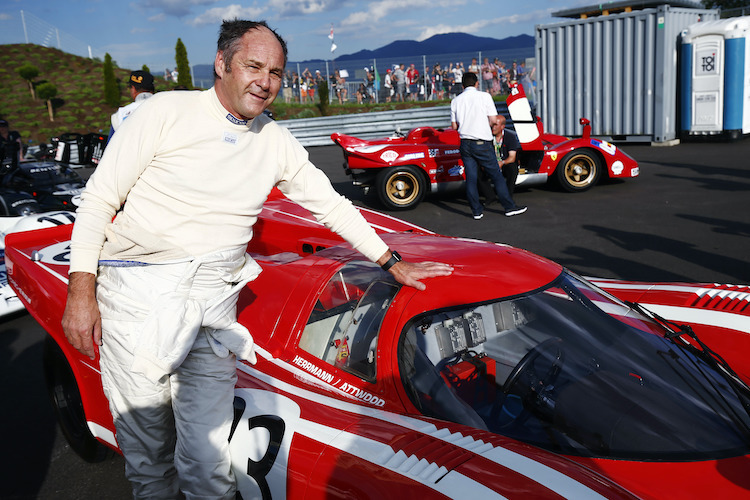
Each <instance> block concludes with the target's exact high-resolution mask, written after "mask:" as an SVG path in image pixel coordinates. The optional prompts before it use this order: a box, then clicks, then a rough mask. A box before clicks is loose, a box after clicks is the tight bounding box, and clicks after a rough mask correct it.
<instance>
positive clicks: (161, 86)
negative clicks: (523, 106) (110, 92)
mask: <svg viewBox="0 0 750 500" xmlns="http://www.w3.org/2000/svg"><path fill="white" fill-rule="evenodd" d="M0 47H1V48H2V50H0V54H2V55H0V94H1V95H2V99H0V118H3V119H5V120H8V122H9V123H10V129H11V130H17V131H18V132H19V133H20V134H21V139H22V140H23V141H24V143H26V144H27V145H35V144H40V143H49V142H50V138H52V137H59V136H60V135H61V134H64V133H71V132H76V133H79V134H87V133H90V132H94V133H103V134H107V133H109V128H110V121H109V120H110V115H111V114H112V113H114V111H115V110H116V108H114V107H111V106H109V105H108V104H107V103H106V102H104V75H103V70H102V67H103V63H102V62H101V61H96V60H91V59H88V58H85V57H80V56H76V55H73V54H68V53H66V52H62V51H60V50H58V49H52V48H48V47H42V46H40V45H34V44H9V45H0ZM25 63H29V64H31V65H33V66H36V67H37V69H39V76H38V77H37V78H36V79H35V80H34V84H35V85H40V84H42V83H44V82H51V83H53V84H54V85H55V86H56V87H57V97H56V98H55V99H53V104H54V107H55V121H54V122H50V120H49V115H48V113H47V104H46V102H44V101H42V100H40V99H36V100H35V99H32V97H31V94H30V92H29V87H28V84H27V83H26V81H25V80H24V79H23V78H21V77H20V76H19V74H18V68H20V67H21V66H23V65H24V64H25ZM134 69H140V68H134ZM130 71H131V69H125V68H115V75H116V77H117V78H118V81H119V82H120V104H121V105H124V104H128V103H129V102H130V94H129V93H128V89H127V85H126V83H127V79H128V76H129V74H130ZM155 76H156V78H155V85H156V91H157V92H161V91H164V90H170V89H171V88H173V86H174V84H173V83H171V82H170V83H167V82H165V81H164V80H163V79H162V78H159V77H158V75H155ZM496 99H500V98H499V97H496ZM446 104H448V101H446V100H444V101H427V102H399V103H396V102H392V103H380V104H362V105H360V104H355V103H348V104H345V105H343V106H342V105H339V104H338V103H335V104H333V103H332V104H331V106H329V108H328V114H331V115H338V114H348V113H367V112H369V111H388V110H394V109H406V108H412V107H430V106H441V105H442V106H444V105H446ZM270 111H271V112H272V113H273V115H274V117H275V118H276V119H277V120H286V119H294V118H311V117H315V116H321V112H320V110H319V109H318V107H317V106H315V105H314V104H294V103H292V104H285V103H284V102H283V99H281V98H279V99H277V100H276V102H275V103H274V104H273V105H272V106H271V107H270Z"/></svg>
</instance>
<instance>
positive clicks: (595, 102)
mask: <svg viewBox="0 0 750 500" xmlns="http://www.w3.org/2000/svg"><path fill="white" fill-rule="evenodd" d="M718 18H719V11H718V10H714V9H711V10H707V9H696V8H684V7H674V6H669V5H658V6H655V7H653V8H645V9H642V10H632V11H623V12H621V13H615V14H609V15H600V16H596V17H588V18H585V19H575V20H570V21H564V22H560V23H554V24H548V25H540V26H537V27H536V47H535V50H536V61H537V65H538V68H537V72H538V74H537V79H538V98H537V100H538V108H537V113H538V115H539V116H540V117H541V118H542V119H543V121H544V127H545V129H546V130H548V131H549V132H552V133H555V134H560V135H567V136H577V135H581V133H582V128H581V126H580V125H579V121H578V120H579V119H580V118H581V117H586V118H589V119H590V120H591V125H592V133H593V134H594V135H597V136H600V137H603V138H606V139H609V140H611V141H638V142H641V141H648V142H656V143H664V142H668V141H672V140H674V139H676V138H677V137H678V136H679V121H678V112H679V105H678V103H679V100H678V87H679V85H678V83H679V76H678V55H679V45H680V36H681V33H682V31H683V30H684V29H685V28H687V27H688V26H690V25H691V24H694V23H696V22H700V21H707V20H714V19H718Z"/></svg>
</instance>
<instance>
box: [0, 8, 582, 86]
mask: <svg viewBox="0 0 750 500" xmlns="http://www.w3.org/2000/svg"><path fill="white" fill-rule="evenodd" d="M234 1H236V0H125V1H118V0H0V44H6V43H25V42H26V41H27V40H28V42H29V43H36V44H39V45H46V46H50V47H58V48H61V49H62V50H65V51H66V52H72V53H76V54H79V55H87V54H86V52H88V50H89V47H90V50H91V54H92V55H93V56H94V57H99V58H102V59H103V57H104V54H105V53H109V54H110V55H111V56H112V58H113V59H114V60H115V61H116V62H117V65H118V66H119V67H122V68H129V69H138V68H140V67H141V66H143V65H144V64H145V65H147V66H148V67H149V68H150V69H151V71H152V73H154V74H159V73H161V72H163V71H164V69H165V68H172V67H174V65H175V61H174V52H175V51H174V48H175V44H176V42H177V39H178V38H180V39H181V40H182V42H183V43H184V44H185V47H186V48H187V52H188V59H189V61H190V64H191V65H194V64H212V63H213V59H214V55H215V53H216V38H217V34H218V29H219V26H220V25H221V21H222V20H223V19H234V18H241V19H251V20H266V22H268V24H269V25H270V26H271V27H272V28H274V29H275V30H276V31H277V32H278V33H279V34H280V35H281V36H282V37H284V38H285V39H286V41H287V45H288V47H289V60H290V61H303V60H308V59H324V60H330V59H333V58H335V57H336V56H338V55H344V54H351V53H354V52H357V51H359V50H363V49H376V48H379V47H382V46H384V45H387V44H389V43H391V42H394V41H396V40H418V41H421V40H425V39H427V38H429V37H431V36H433V35H436V34H440V33H451V32H463V33H470V34H473V35H477V36H486V37H492V38H498V39H502V38H505V37H508V36H515V35H521V34H527V35H531V36H533V35H534V27H535V26H536V25H538V24H549V23H552V22H559V21H563V19H560V18H553V17H552V13H553V12H557V11H560V10H565V9H570V8H574V7H577V6H581V5H592V4H594V3H596V2H593V1H592V0H525V1H518V0H516V1H512V2H511V1H500V0H372V1H352V0H252V1H246V2H244V3H233V2H234ZM22 13H23V14H22ZM24 27H25V30H24ZM331 28H333V41H331V39H330V38H329V35H330V32H331ZM332 43H333V44H335V45H336V49H335V51H334V52H331V46H332ZM459 51H460V48H458V49H457V52H459Z"/></svg>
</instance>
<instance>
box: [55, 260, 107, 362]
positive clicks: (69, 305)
mask: <svg viewBox="0 0 750 500" xmlns="http://www.w3.org/2000/svg"><path fill="white" fill-rule="evenodd" d="M95 290H96V276H95V275H93V274H91V273H86V272H80V271H79V272H73V273H70V276H69V277H68V300H67V302H66V303H65V312H64V313H63V318H62V327H63V331H64V332H65V337H66V338H67V339H68V342H70V345H72V346H73V347H75V348H76V349H78V351H80V352H81V354H84V355H85V356H88V357H89V358H91V359H94V358H95V357H96V352H95V350H94V349H95V348H94V344H96V345H101V343H102V320H101V316H100V314H99V306H98V304H97V303H96V293H95Z"/></svg>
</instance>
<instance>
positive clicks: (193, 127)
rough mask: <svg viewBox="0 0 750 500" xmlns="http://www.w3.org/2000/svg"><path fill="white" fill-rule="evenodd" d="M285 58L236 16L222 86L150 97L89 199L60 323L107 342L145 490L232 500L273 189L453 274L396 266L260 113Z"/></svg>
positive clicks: (110, 394) (90, 351)
mask: <svg viewBox="0 0 750 500" xmlns="http://www.w3.org/2000/svg"><path fill="white" fill-rule="evenodd" d="M286 53H287V52H286V44H285V42H284V41H283V39H281V37H279V36H278V35H277V34H276V33H275V32H274V31H272V30H271V29H269V28H268V26H267V25H266V24H265V22H251V21H241V20H234V21H225V22H224V23H223V24H222V27H221V31H220V35H219V41H218V47H217V53H216V58H215V63H214V70H215V82H214V87H213V88H211V89H209V90H207V91H188V92H164V93H161V94H157V95H155V96H154V97H152V98H150V99H148V101H146V102H144V103H143V105H142V106H141V107H140V109H139V110H138V112H137V113H134V114H133V115H131V116H130V117H129V118H128V119H127V120H126V121H125V122H124V123H123V124H122V126H121V127H120V129H119V130H118V132H117V134H115V136H114V138H113V140H112V142H111V143H110V144H109V146H108V147H107V149H106V150H105V153H104V155H103V157H102V160H101V163H100V164H99V166H98V167H97V170H96V172H95V173H94V174H93V175H92V177H91V178H90V180H89V182H88V184H87V187H86V190H85V192H84V194H83V196H82V204H81V206H80V207H79V209H78V216H77V221H76V224H75V226H74V229H73V236H72V242H71V266H70V276H69V283H68V301H67V304H66V307H65V313H64V316H63V321H62V325H63V329H64V331H65V334H66V337H67V338H68V340H69V342H70V343H71V345H73V347H75V348H76V349H78V350H79V351H80V352H82V353H83V354H85V355H87V356H89V357H91V358H92V359H94V358H95V357H96V349H97V347H98V350H99V354H100V366H101V371H102V383H103V386H104V389H105V393H106V395H107V398H108V399H109V402H110V409H111V411H112V414H113V417H114V420H115V428H116V431H117V440H118V445H119V447H120V449H121V450H122V452H123V454H124V456H125V462H126V475H127V477H128V479H129V480H130V481H131V484H132V486H133V494H134V496H135V497H136V498H177V497H178V495H179V492H182V494H183V495H184V496H185V497H186V498H189V499H190V498H234V495H235V490H236V486H235V481H234V477H233V475H232V471H231V466H230V459H229V450H228V442H227V441H228V437H229V433H230V427H231V420H232V413H233V409H232V402H233V391H234V384H235V381H236V367H235V357H239V358H241V359H247V360H248V361H250V362H254V359H255V354H254V352H253V341H252V337H251V335H250V332H248V331H247V329H246V328H245V327H243V326H242V325H240V324H239V323H238V322H237V320H236V300H237V295H238V294H239V291H240V289H241V288H242V287H243V286H244V285H245V284H246V283H247V282H248V281H250V280H252V279H253V278H254V277H255V276H257V274H258V273H259V272H260V267H259V266H258V265H257V264H256V263H255V262H254V261H253V259H252V258H250V257H249V256H248V255H247V254H246V253H245V249H246V247H247V243H248V241H249V240H250V238H251V237H252V228H253V224H254V223H255V221H256V220H257V217H258V214H259V213H260V211H261V209H262V205H263V203H264V201H265V200H266V198H267V196H268V194H269V193H270V192H271V190H272V189H273V188H274V187H278V188H279V189H280V190H281V191H282V192H283V193H284V194H285V195H287V196H288V197H289V198H290V199H292V200H294V201H296V202H298V203H299V204H300V205H302V206H303V207H305V208H307V209H309V210H310V211H311V212H312V213H313V214H314V215H315V217H316V218H317V219H318V220H319V221H321V222H322V223H323V224H325V225H326V226H327V227H329V228H331V229H332V230H334V231H336V232H337V233H338V234H339V235H341V236H342V237H343V238H344V239H345V240H346V241H348V242H349V243H350V244H351V245H352V246H353V247H354V248H356V249H357V250H359V251H360V252H362V253H363V254H364V255H365V256H366V257H368V258H369V259H371V260H373V261H375V262H377V263H379V264H380V265H382V266H384V268H386V267H387V268H388V270H389V272H391V273H392V274H393V275H394V277H395V278H396V280H398V281H399V282H400V283H402V284H405V285H409V286H414V287H416V288H418V289H420V290H422V289H424V287H425V286H424V284H423V283H421V282H420V281H419V280H421V279H424V278H429V277H433V276H447V275H449V274H450V273H451V272H452V268H451V267H450V266H448V265H446V264H440V263H434V262H422V263H411V262H406V261H399V260H398V258H397V255H394V254H393V253H392V252H391V250H390V249H389V248H388V247H387V245H386V244H385V243H384V242H383V241H382V240H381V239H380V237H378V236H377V234H376V233H375V232H374V230H373V229H372V228H371V227H370V226H369V225H368V224H367V223H366V221H365V220H364V218H363V217H362V216H361V215H360V214H359V212H358V211H357V210H356V209H355V208H354V207H353V206H352V204H351V203H350V202H349V201H348V200H346V199H345V198H343V197H342V196H340V195H339V194H337V193H336V192H335V191H334V190H333V188H332V186H331V184H330V181H329V180H328V179H327V178H326V177H325V175H324V174H323V173H322V172H321V171H320V170H318V169H317V168H315V167H314V166H313V165H312V164H311V163H310V161H309V159H308V155H307V152H306V151H305V150H304V148H303V147H302V146H301V145H300V144H299V143H298V142H297V141H296V140H295V139H294V138H293V137H292V135H291V134H290V133H289V132H288V131H287V130H286V129H284V128H282V127H280V126H278V125H277V124H276V123H275V122H273V121H272V120H271V119H269V118H268V117H266V116H265V115H263V111H264V110H265V109H266V108H267V107H268V106H269V105H270V104H271V103H272V102H273V100H274V99H275V97H276V95H277V94H278V92H279V88H280V86H281V80H282V75H283V71H284V67H285V64H286ZM394 262H395V263H394ZM97 273H98V277H97Z"/></svg>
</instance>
